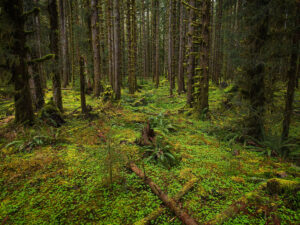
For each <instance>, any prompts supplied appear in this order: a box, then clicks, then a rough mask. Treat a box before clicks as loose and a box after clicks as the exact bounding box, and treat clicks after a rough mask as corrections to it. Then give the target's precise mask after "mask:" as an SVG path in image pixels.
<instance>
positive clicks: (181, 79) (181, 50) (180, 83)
mask: <svg viewBox="0 0 300 225" xmlns="http://www.w3.org/2000/svg"><path fill="white" fill-rule="evenodd" d="M184 31H185V29H184V5H183V3H182V2H180V24H179V33H180V34H179V35H180V36H179V58H178V81H177V84H178V94H181V93H182V92H184V91H185V84H184V68H183V60H184V36H185V33H184Z"/></svg>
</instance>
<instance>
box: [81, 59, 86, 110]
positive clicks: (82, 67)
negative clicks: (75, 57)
mask: <svg viewBox="0 0 300 225" xmlns="http://www.w3.org/2000/svg"><path fill="white" fill-rule="evenodd" d="M84 64H85V63H84V58H83V57H82V56H81V57H80V100H81V112H82V113H83V114H86V113H87V108H86V102H85V78H84Z"/></svg>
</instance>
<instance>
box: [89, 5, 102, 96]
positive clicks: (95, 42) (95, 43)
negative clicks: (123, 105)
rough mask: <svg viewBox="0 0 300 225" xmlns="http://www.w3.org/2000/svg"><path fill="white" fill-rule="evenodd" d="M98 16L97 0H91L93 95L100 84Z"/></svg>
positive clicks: (97, 93) (99, 87) (98, 89)
mask: <svg viewBox="0 0 300 225" xmlns="http://www.w3.org/2000/svg"><path fill="white" fill-rule="evenodd" d="M98 24H99V16H98V0H91V30H92V49H93V64H94V95H95V96H96V97H99V95H100V90H101V85H100V79H101V75H100V46H99V26H98Z"/></svg>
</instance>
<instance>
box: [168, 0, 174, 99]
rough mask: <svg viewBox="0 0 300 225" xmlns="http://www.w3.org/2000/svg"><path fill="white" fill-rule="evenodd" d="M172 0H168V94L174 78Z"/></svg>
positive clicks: (171, 92)
mask: <svg viewBox="0 0 300 225" xmlns="http://www.w3.org/2000/svg"><path fill="white" fill-rule="evenodd" d="M173 1H174V0H169V41H168V42H169V43H168V45H169V50H168V52H169V53H168V75H169V81H170V96H173V88H174V87H173V79H174V73H173V72H174V71H173V59H174V58H173V57H174V56H173V54H174V46H173V44H174V43H173V42H174V37H173V26H174V24H173V7H174V2H173Z"/></svg>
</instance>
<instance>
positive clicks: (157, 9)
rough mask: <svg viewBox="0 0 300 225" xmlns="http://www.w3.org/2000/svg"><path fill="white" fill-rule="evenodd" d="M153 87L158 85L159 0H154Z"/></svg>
mask: <svg viewBox="0 0 300 225" xmlns="http://www.w3.org/2000/svg"><path fill="white" fill-rule="evenodd" d="M154 7H155V66H154V77H155V87H156V88H158V85H159V0H155V6H154Z"/></svg>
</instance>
